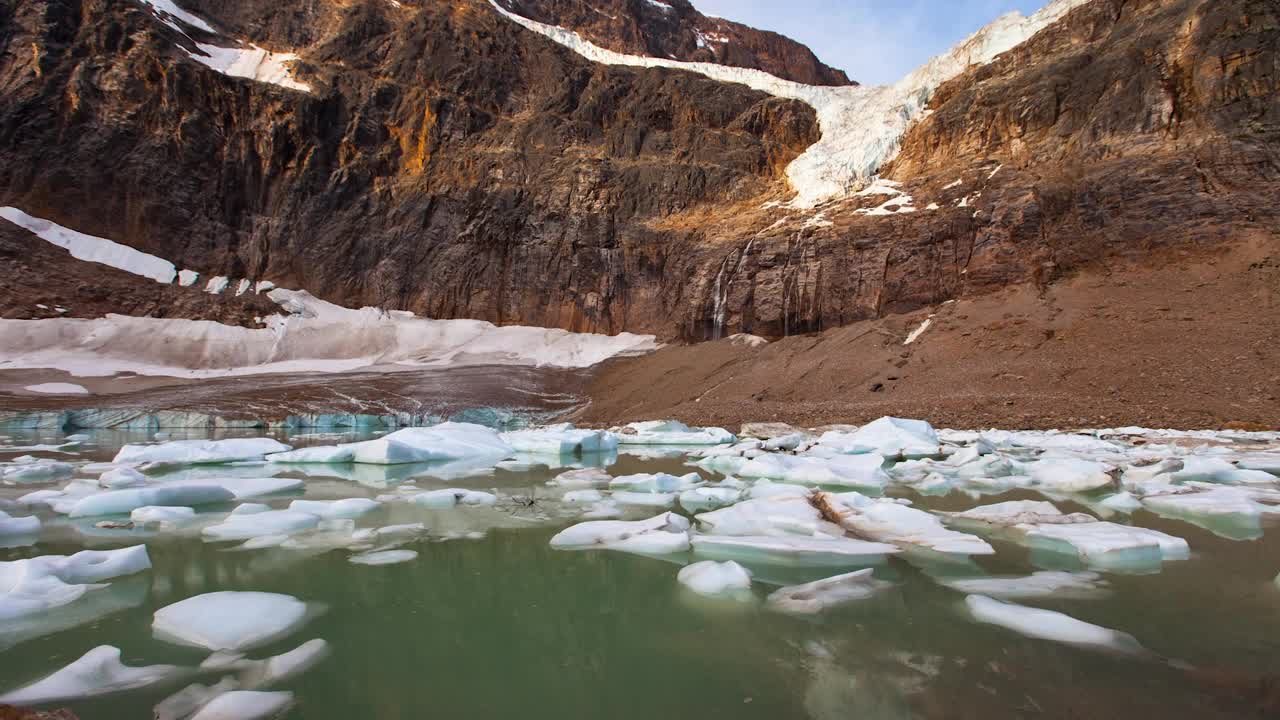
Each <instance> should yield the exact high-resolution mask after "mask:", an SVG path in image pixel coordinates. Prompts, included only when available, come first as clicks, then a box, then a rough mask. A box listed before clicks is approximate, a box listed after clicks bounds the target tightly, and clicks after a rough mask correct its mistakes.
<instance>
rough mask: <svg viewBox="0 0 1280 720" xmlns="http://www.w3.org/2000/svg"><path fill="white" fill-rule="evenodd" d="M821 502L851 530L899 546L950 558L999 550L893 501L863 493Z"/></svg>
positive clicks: (824, 497) (830, 497)
mask: <svg viewBox="0 0 1280 720" xmlns="http://www.w3.org/2000/svg"><path fill="white" fill-rule="evenodd" d="M821 499H822V500H823V501H825V502H826V503H827V506H828V507H829V508H831V509H832V510H833V511H834V512H835V513H836V514H838V515H839V517H840V524H841V525H842V526H843V527H844V528H845V529H847V530H851V531H853V532H854V533H856V534H858V535H860V536H862V537H866V538H870V539H872V540H876V541H878V542H885V543H893V544H895V545H899V546H901V545H911V546H916V547H920V548H924V549H927V550H932V551H935V552H939V553H944V554H948V555H994V554H995V552H996V551H995V549H994V548H992V547H991V546H990V545H988V544H987V542H986V541H985V540H983V539H982V538H979V537H976V536H974V535H969V534H967V533H962V532H957V531H955V530H948V529H947V528H946V527H943V525H942V521H941V520H939V519H938V518H937V517H936V516H934V515H932V514H930V513H927V512H925V511H923V510H916V509H915V508H911V507H907V506H906V505H900V504H898V503H896V502H893V501H885V500H872V499H871V498H868V497H865V496H863V495H860V494H859V493H856V492H855V493H843V494H840V495H833V494H831V493H823V494H822V496H821Z"/></svg>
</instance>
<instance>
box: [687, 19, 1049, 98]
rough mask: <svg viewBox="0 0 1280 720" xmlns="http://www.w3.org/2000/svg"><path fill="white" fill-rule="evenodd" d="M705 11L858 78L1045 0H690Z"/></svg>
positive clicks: (873, 80)
mask: <svg viewBox="0 0 1280 720" xmlns="http://www.w3.org/2000/svg"><path fill="white" fill-rule="evenodd" d="M691 1H692V2H693V4H694V6H695V7H697V8H698V9H699V10H701V11H702V12H703V14H706V15H715V16H717V17H722V18H725V19H728V20H735V21H737V22H740V23H744V24H746V25H750V26H752V27H757V28H760V29H762V30H773V31H774V32H780V33H782V34H783V35H787V36H789V37H792V38H795V39H796V40H799V41H800V42H802V43H804V44H805V45H808V46H809V47H810V48H811V49H812V50H813V51H814V52H815V53H817V54H818V57H819V58H821V59H822V61H823V62H825V63H827V64H828V65H832V66H834V67H838V68H840V69H842V70H844V71H846V72H848V73H849V77H850V78H852V79H854V80H857V81H858V82H861V83H865V84H869V85H877V84H882V83H890V82H894V81H895V80H898V79H899V78H901V77H902V76H903V75H906V74H907V73H908V72H910V71H912V70H914V69H915V68H916V67H918V66H920V65H922V64H924V62H925V61H926V60H928V59H929V58H931V57H933V56H934V55H937V54H939V53H941V52H943V51H944V50H946V49H947V48H949V47H951V46H952V45H954V44H955V43H956V42H958V41H959V40H961V39H963V38H964V37H966V36H968V35H969V34H970V33H972V32H973V31H975V30H977V29H978V28H980V27H982V26H983V25H986V24H987V23H989V22H991V21H992V20H994V19H995V18H996V17H998V16H1000V15H1002V14H1004V13H1006V12H1009V11H1011V10H1020V11H1022V12H1023V13H1024V14H1030V13H1033V12H1035V11H1036V10H1038V9H1040V8H1041V7H1042V6H1044V4H1045V3H1046V2H1047V1H1048V0H897V1H888V2H886V0H691Z"/></svg>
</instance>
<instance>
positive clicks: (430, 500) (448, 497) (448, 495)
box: [409, 488, 498, 510]
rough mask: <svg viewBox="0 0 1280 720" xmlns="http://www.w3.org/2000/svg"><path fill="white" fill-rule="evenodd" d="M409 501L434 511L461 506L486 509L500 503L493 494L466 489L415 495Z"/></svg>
mask: <svg viewBox="0 0 1280 720" xmlns="http://www.w3.org/2000/svg"><path fill="white" fill-rule="evenodd" d="M409 499H410V501H411V502H413V504H415V505H420V506H422V507H425V508H429V509H432V510H447V509H449V508H453V507H457V506H459V505H465V506H470V507H486V506H491V505H495V504H497V502H498V496H497V495H494V494H493V493H488V492H483V491H480V490H467V489H464V488H446V489H444V490H431V491H429V492H424V493H419V494H417V495H414V496H412V497H411V498H409Z"/></svg>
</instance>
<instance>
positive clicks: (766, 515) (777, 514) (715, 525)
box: [694, 493, 844, 536]
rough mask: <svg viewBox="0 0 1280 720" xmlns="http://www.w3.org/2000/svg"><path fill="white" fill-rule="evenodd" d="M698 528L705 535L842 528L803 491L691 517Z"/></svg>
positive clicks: (837, 532)
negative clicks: (811, 501)
mask: <svg viewBox="0 0 1280 720" xmlns="http://www.w3.org/2000/svg"><path fill="white" fill-rule="evenodd" d="M694 522H695V523H696V525H697V528H698V531H699V532H701V533H704V534H707V535H805V536H812V535H816V534H820V533H821V534H825V535H830V536H840V535H843V534H844V531H843V530H842V529H841V528H839V527H837V526H836V525H834V524H832V523H829V522H826V521H825V520H823V519H822V515H821V513H819V512H818V509H817V508H816V507H814V506H813V504H812V503H810V502H809V496H808V493H805V494H803V495H793V494H786V495H776V496H772V497H764V498H757V499H753V500H744V501H742V502H739V503H737V504H735V505H730V506H729V507H726V508H721V509H720V510H713V511H711V512H707V513H702V514H701V515H698V516H696V517H695V518H694Z"/></svg>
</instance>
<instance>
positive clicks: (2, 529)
mask: <svg viewBox="0 0 1280 720" xmlns="http://www.w3.org/2000/svg"><path fill="white" fill-rule="evenodd" d="M38 532H40V518H38V517H34V516H32V517H13V516H11V515H9V514H8V513H6V512H5V511H3V510H0V537H14V536H18V535H35V534H36V533H38Z"/></svg>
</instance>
